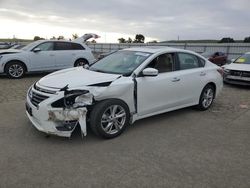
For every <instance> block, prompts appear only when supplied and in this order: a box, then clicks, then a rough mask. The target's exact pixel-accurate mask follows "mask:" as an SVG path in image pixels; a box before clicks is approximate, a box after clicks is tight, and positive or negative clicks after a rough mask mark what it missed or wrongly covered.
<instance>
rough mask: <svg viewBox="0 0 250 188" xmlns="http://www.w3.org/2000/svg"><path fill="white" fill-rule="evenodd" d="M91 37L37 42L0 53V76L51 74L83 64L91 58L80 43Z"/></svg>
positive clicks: (86, 49)
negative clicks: (42, 72) (46, 72)
mask: <svg viewBox="0 0 250 188" xmlns="http://www.w3.org/2000/svg"><path fill="white" fill-rule="evenodd" d="M92 37H95V38H96V37H98V36H97V35H95V34H85V35H83V36H82V37H80V38H78V39H76V40H75V41H72V42H70V41H59V40H39V41H36V42H33V43H30V44H29V45H27V46H25V47H23V48H22V49H20V50H16V49H8V50H0V73H5V74H7V75H8V76H9V77H10V78H21V77H23V76H24V74H25V73H28V72H38V71H39V72H40V71H54V70H59V69H64V68H70V67H74V66H82V65H84V64H92V63H94V62H95V58H94V56H93V54H92V51H91V49H90V48H89V47H88V46H87V45H86V44H84V42H85V41H86V40H88V39H90V38H92Z"/></svg>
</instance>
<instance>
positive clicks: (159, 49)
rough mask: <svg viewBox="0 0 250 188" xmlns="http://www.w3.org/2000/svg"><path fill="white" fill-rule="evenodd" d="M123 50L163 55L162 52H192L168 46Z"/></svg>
mask: <svg viewBox="0 0 250 188" xmlns="http://www.w3.org/2000/svg"><path fill="white" fill-rule="evenodd" d="M123 50H127V51H139V52H146V53H161V52H190V53H193V52H192V51H189V50H183V49H178V48H171V47H166V46H147V47H134V48H126V49H123Z"/></svg>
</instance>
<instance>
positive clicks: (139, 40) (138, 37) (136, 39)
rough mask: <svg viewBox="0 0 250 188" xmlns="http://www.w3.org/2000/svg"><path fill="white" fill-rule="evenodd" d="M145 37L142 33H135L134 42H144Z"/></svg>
mask: <svg viewBox="0 0 250 188" xmlns="http://www.w3.org/2000/svg"><path fill="white" fill-rule="evenodd" d="M144 40H145V37H144V36H143V35H142V34H137V35H135V40H134V43H144Z"/></svg>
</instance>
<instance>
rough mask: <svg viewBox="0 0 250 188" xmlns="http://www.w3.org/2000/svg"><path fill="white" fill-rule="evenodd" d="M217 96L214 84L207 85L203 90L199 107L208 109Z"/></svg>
mask: <svg viewBox="0 0 250 188" xmlns="http://www.w3.org/2000/svg"><path fill="white" fill-rule="evenodd" d="M214 97H215V88H214V86H212V85H210V84H209V85H207V86H206V87H204V89H203V90H202V92H201V96H200V101H199V104H198V109H200V110H207V109H209V108H210V106H211V105H212V104H213V101H214Z"/></svg>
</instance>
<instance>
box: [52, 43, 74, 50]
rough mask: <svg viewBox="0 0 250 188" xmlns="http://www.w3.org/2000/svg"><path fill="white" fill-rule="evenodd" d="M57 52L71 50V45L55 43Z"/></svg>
mask: <svg viewBox="0 0 250 188" xmlns="http://www.w3.org/2000/svg"><path fill="white" fill-rule="evenodd" d="M55 50H71V43H69V42H55Z"/></svg>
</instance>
